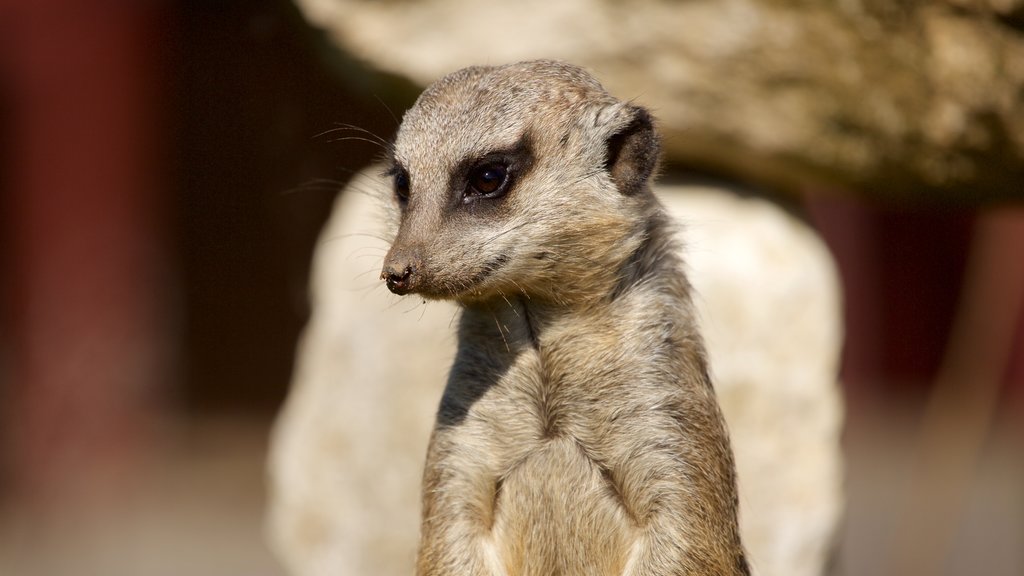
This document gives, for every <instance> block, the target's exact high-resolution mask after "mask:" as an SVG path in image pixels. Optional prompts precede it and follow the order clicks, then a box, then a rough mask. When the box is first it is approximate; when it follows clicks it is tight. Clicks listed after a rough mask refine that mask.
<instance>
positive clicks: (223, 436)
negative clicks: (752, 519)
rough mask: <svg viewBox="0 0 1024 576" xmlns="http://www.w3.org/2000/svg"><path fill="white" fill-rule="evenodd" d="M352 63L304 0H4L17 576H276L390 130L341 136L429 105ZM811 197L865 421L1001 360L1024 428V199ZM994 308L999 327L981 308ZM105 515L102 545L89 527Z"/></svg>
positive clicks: (6, 455)
mask: <svg viewBox="0 0 1024 576" xmlns="http://www.w3.org/2000/svg"><path fill="white" fill-rule="evenodd" d="M338 58H339V57H338V56H337V54H336V53H335V52H334V51H332V50H330V49H328V46H327V44H326V41H325V39H324V38H323V37H322V36H321V33H320V32H318V31H316V30H313V29H311V28H310V27H309V26H308V25H307V24H306V23H305V22H304V21H303V19H302V18H301V16H300V15H299V13H298V11H297V10H296V9H295V8H294V6H293V5H292V4H291V3H290V2H288V1H285V0H247V1H242V0H220V1H213V2H202V1H198V0H193V1H185V0H180V1H177V2H116V1H115V2H98V3H82V2H72V1H70V0H46V1H38V2H28V1H24V2H18V1H16V0H9V1H6V2H2V3H0V66H2V68H0V150H2V159H0V162H2V164H0V166H2V168H0V182H2V196H0V223H2V225H0V234H2V235H0V279H2V283H0V290H2V292H0V298H2V299H0V302H2V309H0V310H2V316H0V398H2V403H0V441H2V443H0V573H4V574H20V573H35V572H30V571H31V570H38V573H60V572H62V571H65V570H66V569H67V567H68V565H69V563H71V565H73V562H72V560H71V559H75V558H78V557H76V556H75V554H85V555H86V556H88V557H90V558H93V560H92V562H93V564H90V565H96V566H114V565H117V560H116V559H109V558H106V557H105V556H103V555H102V553H100V552H96V549H97V547H102V545H103V544H104V543H106V542H108V540H109V541H111V542H114V541H119V539H120V538H123V537H125V536H126V535H127V537H128V538H129V540H130V541H131V542H133V543H134V544H133V546H135V547H136V551H135V552H133V553H132V555H130V556H131V558H130V559H129V560H127V561H126V562H127V564H126V566H129V567H131V566H135V567H137V566H146V563H145V562H146V561H145V558H146V554H148V553H152V554H154V555H163V554H172V555H173V554H176V553H178V552H181V553H182V554H184V556H185V557H187V560H184V561H180V562H179V561H175V562H172V563H171V566H173V567H174V569H175V570H191V571H192V572H191V573H197V574H223V573H248V574H278V573H280V572H279V570H278V568H276V566H275V565H274V564H273V561H272V560H271V559H270V557H269V554H268V553H267V552H266V550H265V549H264V548H263V546H264V545H263V544H262V540H261V537H260V530H261V528H260V521H261V520H260V514H261V510H262V508H261V506H262V500H261V498H262V492H261V490H262V474H263V463H262V457H263V450H264V448H265V435H266V433H267V429H268V427H269V425H270V422H271V418H272V416H273V414H274V412H275V410H276V409H277V408H278V407H279V405H280V403H281V402H282V400H283V399H284V397H285V393H286V391H287V387H288V382H289V378H290V374H291V370H292V363H293V354H294V349H295V346H296V342H297V339H298V337H299V335H300V331H301V329H302V327H303V325H304V322H305V321H306V319H307V317H308V314H309V307H308V302H307V299H306V287H307V280H306V279H307V276H308V273H309V267H310V259H311V255H312V253H313V248H314V245H315V243H316V241H317V235H318V233H319V230H320V228H321V226H322V224H323V223H324V221H325V220H326V218H327V216H328V215H329V212H330V209H331V205H332V202H333V201H334V198H335V196H336V193H337V192H338V190H339V189H340V188H341V187H342V185H343V184H344V182H345V181H346V180H347V179H348V178H349V176H350V175H351V173H352V171H354V170H358V169H360V168H362V167H363V166H365V165H367V164H368V163H369V162H370V161H371V160H372V159H373V158H374V157H375V156H376V155H377V154H379V153H380V152H381V149H380V147H379V146H378V145H376V144H374V143H373V142H370V141H361V140H347V141H341V142H332V141H331V140H330V137H328V136H319V135H320V134H322V133H324V132H325V131H328V130H330V129H331V128H333V127H336V126H337V125H338V123H347V124H354V125H357V126H359V127H361V128H364V129H366V130H368V131H369V132H372V133H373V134H376V135H379V136H381V137H384V138H388V137H390V135H391V133H392V132H393V130H394V129H395V128H396V119H395V116H394V115H399V114H400V112H401V110H403V109H404V106H406V105H407V104H408V100H407V99H404V100H403V99H398V100H397V101H391V100H388V99H387V97H385V96H383V95H381V96H378V95H377V94H378V92H377V91H376V90H375V85H374V84H373V83H372V82H370V81H368V80H367V78H369V77H372V75H373V73H371V72H368V71H365V70H360V68H359V64H358V63H357V62H339V61H338ZM345 71H351V72H352V73H351V75H347V74H346V72H345ZM368 82H369V83H368ZM373 82H381V83H386V82H397V81H395V80H392V79H387V78H377V79H375V80H373ZM391 93H392V94H393V93H394V92H391ZM391 98H395V97H394V96H391ZM403 98H405V96H403ZM392 111H393V113H392ZM1022 186H1024V183H1022ZM813 198H814V199H813V200H810V201H808V202H806V203H805V204H806V212H807V215H808V219H809V220H810V221H811V222H812V223H813V224H814V225H815V226H816V227H817V228H818V229H819V230H820V232H821V234H822V236H823V237H824V239H825V240H826V242H828V244H829V246H830V247H831V248H832V250H833V254H834V256H835V257H836V259H837V262H838V265H839V268H840V271H841V274H842V277H843V283H844V289H845V299H846V322H847V338H846V341H847V344H846V348H845V352H844V363H843V373H842V382H843V385H844V389H845V391H846V396H847V400H848V411H849V419H850V426H851V427H854V428H855V429H856V430H857V431H858V432H856V433H851V434H853V435H854V436H855V437H856V438H865V437H869V436H870V435H871V434H872V433H873V431H872V426H874V425H875V424H876V420H877V419H878V418H881V416H879V414H878V413H877V412H875V410H876V408H877V407H878V406H891V407H892V408H891V409H892V410H893V411H894V412H896V413H898V414H899V415H900V418H902V420H900V422H901V423H900V424H899V426H897V428H898V429H900V430H914V429H916V428H917V427H918V426H919V425H922V424H921V422H925V424H924V426H927V418H929V417H930V416H927V414H928V411H927V409H926V406H928V405H929V402H932V401H934V398H935V394H936V390H937V389H942V385H941V383H942V382H943V381H944V380H943V378H945V377H947V376H949V375H950V374H951V373H954V372H956V370H958V369H964V370H966V369H967V368H963V366H965V365H966V364H970V363H971V362H978V363H980V364H981V365H982V366H983V368H984V369H985V370H987V372H985V374H986V375H987V376H988V377H990V379H991V380H993V384H992V385H991V387H990V389H989V392H986V394H988V395H989V396H987V397H986V398H982V399H981V401H982V402H988V404H986V405H985V406H982V407H981V408H979V410H978V411H977V413H979V414H982V415H984V418H985V419H984V421H982V422H973V423H971V424H972V426H974V428H972V430H977V431H978V432H977V434H980V435H981V436H980V438H979V439H977V442H978V443H981V444H984V442H985V438H987V437H988V434H989V433H990V431H991V429H993V427H995V426H996V424H993V423H995V422H998V426H999V427H1000V428H999V430H1002V431H1003V432H1001V433H1002V434H1003V435H1002V436H1000V438H1003V439H1004V440H1003V441H1004V442H1009V441H1008V440H1005V438H1011V439H1013V438H1015V440H1013V441H1012V442H1011V444H1010V445H1011V446H1016V449H1018V450H1019V448H1020V446H1021V438H1020V434H1021V433H1022V429H1021V427H1020V425H1019V422H1020V421H1021V415H1022V414H1024V309H1022V306H1021V302H1022V294H1021V292H1020V290H1021V288H1020V287H1021V286H1022V283H1021V280H1020V274H1021V268H1022V266H1021V264H1020V262H1021V261H1022V260H1021V259H1022V258H1024V256H1022V255H1021V250H1022V249H1024V209H1022V207H1021V206H1020V205H1016V206H1013V205H1000V206H966V205H951V204H948V203H946V204H941V205H935V206H918V205H907V204H901V205H884V204H878V203H872V202H870V201H868V200H862V199H857V198H854V197H850V196H845V195H843V194H841V193H834V194H830V193H823V194H820V195H818V194H815V195H814V197H813ZM1000 286H1002V287H1003V288H1007V290H1008V291H1007V290H1000V289H999V287H1000ZM1014 290H1016V291H1014ZM967 293H969V294H970V295H971V297H972V299H971V300H970V301H972V302H974V303H975V305H977V306H981V307H982V308H983V309H982V311H981V312H979V311H978V310H977V309H973V310H972V309H966V307H965V304H964V303H965V302H967V301H968V299H966V297H965V294H967ZM985 306H988V308H984V307H985ZM992 311H995V312H994V313H995V314H996V315H997V316H999V317H1000V318H999V319H1000V322H1001V323H997V324H998V326H997V327H996V328H993V329H992V330H991V331H988V332H986V331H985V330H981V331H978V330H974V329H972V328H971V327H970V323H971V322H973V321H975V319H976V318H977V317H978V316H977V315H978V314H983V313H988V312H992ZM972 314H973V315H972ZM986 326H987V325H986ZM986 352H997V354H996V355H995V356H994V357H991V358H990V357H987V356H985V353H986ZM958 354H959V355H961V356H956V355H958ZM958 362H959V363H958ZM937 382H938V383H939V384H936V383H937ZM947 388H948V389H949V393H950V394H953V395H954V397H956V395H962V396H963V398H961V399H959V400H955V401H954V402H952V405H959V406H966V405H970V404H971V402H972V401H974V400H973V398H974V397H973V396H972V394H973V392H972V390H971V389H967V390H964V389H962V387H961V388H957V387H956V386H950V387H947ZM934 417H935V418H939V419H940V420H941V418H943V417H946V415H944V414H939V415H938V416H934ZM857 426H859V428H856V427H857ZM939 428H940V429H941V428H942V427H941V426H939ZM1006 430H1009V432H1006ZM1015 435H1016V436H1015ZM851 441H852V440H851ZM968 452H969V454H968V456H967V458H968V460H967V462H968V464H970V465H971V466H973V465H974V463H973V460H970V454H973V452H970V451H969V450H968ZM861 464H867V465H870V464H871V461H870V455H869V456H863V455H862V459H861V460H854V461H853V462H852V463H851V467H854V466H858V465H861ZM1014 465H1015V464H1014ZM880 481H884V479H883V480H880ZM96 494H99V496H97V495H96ZM119 498H127V502H128V503H127V504H124V501H123V500H119ZM156 501H159V502H161V503H162V505H163V506H166V507H170V508H174V510H173V511H171V512H168V511H166V510H165V508H161V507H160V506H159V505H158V504H157V503H155V502H156ZM1020 501H1021V500H1020V498H1019V497H1018V498H1017V500H1015V501H1013V503H1014V505H1016V504H1019V503H1020ZM121 505H125V506H127V507H129V508H131V507H132V506H134V507H135V510H136V511H137V513H138V516H137V517H133V520H132V521H131V522H129V523H128V525H127V527H123V533H122V532H120V531H118V530H121V529H122V528H110V530H112V532H110V533H109V534H103V533H100V532H102V531H99V532H97V531H93V530H91V529H90V528H81V527H82V526H91V524H88V523H86V521H84V520H83V521H82V522H79V523H76V524H75V526H76V527H71V528H69V527H68V526H67V525H66V524H67V523H68V518H70V517H74V516H73V515H70V516H69V510H77V509H78V508H82V509H87V510H89V511H92V510H93V508H95V507H105V506H112V507H117V506H121ZM150 510H151V512H150ZM89 513H91V512H88V513H86V512H83V513H82V517H83V518H84V517H89V516H88V514H89ZM193 514H194V515H195V517H196V518H200V520H198V521H196V520H189V518H191V517H192V516H190V515H193ZM1017 514H1024V510H1020V511H1018V512H1017ZM26 518H32V519H33V521H32V522H27V523H26V522H25V519H26ZM168 518H170V519H171V520H168ZM174 519H176V521H178V522H179V523H180V524H181V525H182V526H187V527H188V528H183V529H182V530H181V531H179V532H174V530H173V529H172V528H169V527H168V526H170V525H171V524H173V521H172V520H174ZM165 521H166V522H165ZM865 523H867V524H869V523H870V520H866V521H865ZM195 526H201V528H195ZM193 528H195V530H194V531H193ZM147 530H150V532H146V531H147ZM82 533H88V534H89V536H90V538H96V539H98V540H96V541H93V540H90V539H88V538H87V539H86V540H84V541H82V542H73V543H70V542H69V540H72V539H74V538H77V537H78V536H80V535H81V534H82ZM145 534H150V535H151V536H146V535H145ZM225 534H231V535H230V536H224V535H225ZM55 535H56V536H55ZM207 537H209V538H213V539H216V538H225V541H224V542H223V543H216V542H212V541H208V540H209V539H208V538H207ZM61 538H63V540H61ZM105 538H106V539H105ZM147 538H148V539H147ZM150 540H152V541H150ZM58 541H59V542H60V543H57V544H54V543H53V542H58ZM200 541H202V542H204V544H203V545H200V546H198V548H196V542H200ZM1018 545H1019V543H1018ZM51 546H52V547H53V548H50V547H51ZM204 546H205V547H204ZM49 549H52V550H56V551H57V552H55V553H54V554H53V555H52V557H50V558H48V559H45V560H38V559H37V560H36V561H34V562H42V564H37V563H31V564H20V563H19V562H27V561H25V560H24V558H25V557H28V556H39V555H40V553H41V552H42V551H44V550H49ZM981 550H984V546H982V548H981ZM82 557H85V556H82ZM96 558H99V559H98V560H97V559H96ZM74 561H76V562H77V560H74ZM40 565H42V566H45V567H44V568H38V566H40ZM1020 565H1024V563H1022V564H1020ZM25 566H31V567H30V568H25ZM8 567H12V568H8ZM8 569H10V570H13V571H10V572H8V571H7V570H8ZM21 569H23V570H24V571H19V570H21ZM143 572H144V570H141V569H140V570H137V571H135V572H134V573H143ZM165 572H166V573H180V572H174V571H173V570H172V571H166V570H161V569H154V570H152V571H149V572H145V573H154V574H163V573H165ZM107 573H132V571H131V570H130V569H128V572H107ZM961 573H970V572H961Z"/></svg>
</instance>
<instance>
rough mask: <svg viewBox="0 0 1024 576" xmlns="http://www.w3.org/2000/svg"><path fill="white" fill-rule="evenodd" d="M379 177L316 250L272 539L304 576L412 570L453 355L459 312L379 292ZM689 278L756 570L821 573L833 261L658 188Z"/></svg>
mask: <svg viewBox="0 0 1024 576" xmlns="http://www.w3.org/2000/svg"><path fill="white" fill-rule="evenodd" d="M375 173H376V172H374V171H373V170H370V171H367V172H365V173H364V174H362V175H360V176H359V177H358V178H357V179H356V180H355V181H354V182H353V184H352V185H351V186H350V188H349V190H348V191H346V192H345V193H343V194H342V195H341V196H340V199H339V200H338V203H337V205H336V207H335V210H334V214H333V216H332V218H331V220H330V222H329V223H328V225H327V227H326V228H325V230H324V232H323V234H322V239H321V242H320V244H319V246H318V249H317V252H316V257H315V262H314V277H313V281H312V295H313V300H314V302H313V304H314V315H313V318H312V320H311V322H310V324H309V326H308V327H307V329H306V332H305V334H304V337H303V340H302V342H301V344H300V347H299V354H298V360H297V367H296V372H295V376H294V381H293V385H292V390H291V393H290V396H289V398H288V402H287V404H286V406H285V407H284V409H283V411H282V413H281V416H280V419H279V421H278V423H277V426H276V429H275V432H274V435H273V439H272V440H273V441H272V453H271V459H270V478H271V485H270V488H271V499H270V516H269V525H268V527H269V531H270V539H271V543H272V546H273V549H274V550H275V552H276V554H277V555H278V557H279V558H280V559H281V560H282V562H283V563H284V565H285V566H286V568H287V569H288V570H289V572H290V573H291V574H293V575H295V576H327V575H331V576H356V575H360V576H362V575H365V576H392V575H394V576H398V575H402V576H406V575H408V574H410V573H412V569H413V564H414V556H415V547H416V540H417V536H418V528H419V481H420V475H421V468H422V464H423V458H424V453H425V450H426V445H427V440H428V436H429V433H430V429H431V427H432V423H433V415H434V411H435V408H436V405H437V402H438V400H439V398H440V394H441V390H442V388H443V386H444V381H445V377H446V374H447V370H448V367H449V365H450V362H451V359H452V357H453V355H454V350H455V341H454V335H453V333H454V323H453V319H454V318H455V315H456V313H457V312H456V309H455V307H454V306H452V305H449V304H445V303H429V304H426V305H424V304H423V303H422V301H420V300H418V299H415V298H414V297H408V298H405V299H399V298H398V297H395V296H393V295H391V294H390V293H388V292H387V290H386V289H384V287H383V285H382V283H381V282H379V281H378V280H377V275H378V272H379V269H380V265H381V261H382V259H383V256H384V252H385V250H386V247H387V243H386V242H385V241H384V240H383V239H381V234H380V230H381V227H382V226H381V222H382V221H383V218H382V216H380V215H379V214H378V213H377V210H376V208H375V202H376V201H375V200H374V198H373V197H372V195H371V194H366V193H361V192H366V191H368V190H371V189H374V188H375V187H378V186H380V185H382V184H381V183H380V182H378V181H376V180H375V179H374V177H372V176H369V175H368V174H375ZM659 193H660V195H661V196H662V198H663V200H664V202H665V203H666V206H667V207H668V208H669V210H670V211H671V212H672V213H673V214H674V215H675V216H676V217H677V218H679V219H680V220H681V221H682V222H683V224H684V228H683V229H682V230H683V232H682V234H683V236H684V241H685V242H686V249H685V252H686V258H687V262H688V266H689V269H690V277H691V280H692V281H693V284H694V286H695V288H696V290H697V292H698V297H697V298H698V300H697V306H698V309H699V310H700V312H701V318H702V323H703V331H704V335H705V337H706V339H707V344H708V349H709V353H710V356H711V362H712V371H713V374H714V379H715V383H716V387H717V389H718V392H719V398H720V401H721V404H722V408H723V411H724V413H725V417H726V420H727V421H728V423H729V427H730V431H731V435H732V440H733V446H734V450H735V452H736V459H737V466H738V471H739V482H740V499H741V502H740V505H741V522H742V530H743V537H744V541H745V544H746V546H747V548H748V551H749V554H750V559H751V562H752V564H753V567H754V571H755V573H756V574H759V575H761V576H775V575H778V576H783V575H785V576H816V575H819V574H821V573H822V572H823V569H824V567H825V564H826V562H827V558H828V556H829V553H830V550H831V546H832V542H833V537H834V535H835V531H836V528H837V526H838V523H839V520H840V516H841V512H842V497H841V474H842V458H841V454H840V449H839V431H840V426H841V421H842V410H841V405H840V398H839V389H838V387H837V385H836V374H837V364H838V355H839V349H840V344H841V342H840V339H841V326H840V310H839V307H840V305H839V287H838V281H837V278H836V271H835V268H834V266H833V263H832V261H831V258H830V256H829V254H828V252H827V251H826V249H825V247H824V246H823V244H822V242H821V241H820V240H819V239H818V238H817V236H816V235H815V234H814V233H813V232H812V231H811V230H810V229H809V228H807V226H806V225H804V224H803V223H802V222H800V221H799V220H797V219H795V218H793V217H792V216H790V215H788V214H786V213H785V212H783V211H782V210H780V209H779V208H777V207H776V206H774V205H773V204H770V203H768V202H765V201H762V200H757V199H750V198H743V197H741V196H739V195H737V193H736V192H735V191H734V190H731V189H728V188H725V187H720V186H696V185H679V186H661V187H659Z"/></svg>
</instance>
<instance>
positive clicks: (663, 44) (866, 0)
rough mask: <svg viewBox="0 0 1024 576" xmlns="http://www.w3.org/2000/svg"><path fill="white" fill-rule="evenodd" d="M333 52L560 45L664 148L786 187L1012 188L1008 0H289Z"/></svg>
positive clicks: (1014, 21)
mask: <svg viewBox="0 0 1024 576" xmlns="http://www.w3.org/2000/svg"><path fill="white" fill-rule="evenodd" d="M296 1H297V3H298V4H299V6H300V7H301V8H302V9H303V11H304V13H305V15H306V17H307V19H308V20H309V21H310V22H312V23H313V24H315V25H316V26H319V27H322V28H324V29H325V30H327V31H328V32H329V34H330V37H331V38H332V39H333V40H334V41H335V43H336V44H337V45H338V46H339V47H341V48H342V49H343V50H345V51H347V52H349V53H351V54H352V55H354V56H355V57H356V58H358V59H360V60H363V61H366V62H368V63H369V64H370V65H372V66H376V67H378V68H380V69H382V70H385V71H388V72H392V73H396V74H399V75H403V76H405V77H408V78H410V79H412V80H413V81H415V82H417V83H418V84H420V85H421V86H426V85H427V84H429V83H430V82H432V81H433V80H435V79H437V78H438V77H440V76H442V75H444V74H446V73H448V72H451V71H454V70H456V69H458V68H461V67H463V66H466V65H470V64H498V63H504V62H509V61H515V60H522V59H530V58H560V59H565V60H569V61H572V62H574V63H577V64H581V65H583V66H586V67H588V68H590V69H592V70H593V71H594V72H595V73H596V74H597V76H598V77H599V78H601V79H602V81H603V82H604V83H605V85H606V87H607V88H609V90H610V91H611V92H612V93H613V94H616V95H618V96H620V97H625V98H636V100H637V101H638V102H640V103H643V104H647V105H649V106H651V107H652V108H653V109H654V110H655V112H656V115H657V116H658V118H659V120H660V122H661V125H662V129H663V131H664V133H665V135H666V138H665V148H666V152H667V159H668V160H670V161H673V162H678V163H683V164H689V165H693V166H697V167H699V168H702V169H705V170H712V171H716V172H720V173H722V174H725V175H728V176H731V177H739V178H743V179H747V180H751V181H754V182H758V183H759V184H761V185H769V186H773V187H777V188H782V189H789V190H805V189H807V188H811V187H828V186H835V185H840V186H847V187H852V188H854V189H859V190H861V191H863V192H864V193H867V194H871V195H874V196H879V197H888V198H906V199H916V200H922V199H935V198H944V199H956V200H959V201H980V200H984V199H990V198H994V197H1007V196H1014V195H1017V196H1020V195H1022V194H1024V184H1021V182H1024V97H1022V94H1024V8H1022V4H1024V3H1022V2H1021V1H1020V0H914V1H907V2H890V1H888V0H845V1H842V2H807V1H806V0H803V1H801V0H788V1H780V0H728V1H720V0H691V1H688V2H676V1H670V0H648V1H643V2H597V1H588V0H565V1H563V2H558V3H553V2H550V1H549V0H524V1H523V2H518V3H515V4H514V5H513V4H509V3H505V2H500V1H497V0H491V1H480V2H463V1H461V0H430V1H423V2H398V1H389V2H371V1H367V0H296Z"/></svg>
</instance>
